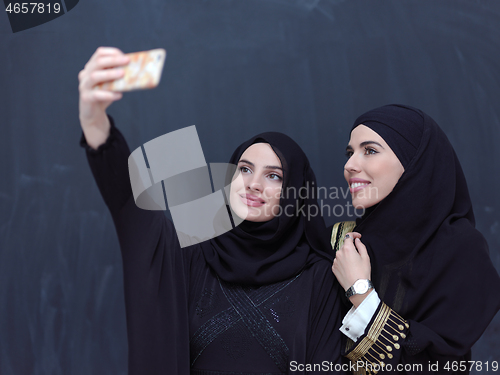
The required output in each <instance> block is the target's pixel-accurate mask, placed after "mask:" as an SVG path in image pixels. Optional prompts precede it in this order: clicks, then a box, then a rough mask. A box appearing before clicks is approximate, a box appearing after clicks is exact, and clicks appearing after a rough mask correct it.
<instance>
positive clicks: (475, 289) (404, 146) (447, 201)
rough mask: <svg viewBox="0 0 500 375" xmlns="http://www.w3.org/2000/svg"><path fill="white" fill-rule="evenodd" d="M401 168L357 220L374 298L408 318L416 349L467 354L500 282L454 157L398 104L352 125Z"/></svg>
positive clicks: (496, 303)
mask: <svg viewBox="0 0 500 375" xmlns="http://www.w3.org/2000/svg"><path fill="white" fill-rule="evenodd" d="M360 124H363V125H365V126H367V127H369V128H371V129H372V130H374V131H375V132H377V133H378V134H379V135H380V136H381V137H382V138H384V140H385V141H386V142H387V144H388V145H389V147H391V149H392V150H393V151H394V153H395V154H396V156H397V157H398V158H399V160H400V161H401V163H402V164H403V167H404V169H405V171H404V173H403V175H402V176H401V178H400V179H399V181H398V183H397V184H396V186H395V187H394V190H393V191H392V192H391V193H390V194H389V195H388V196H387V197H386V198H384V199H383V200H382V201H381V202H380V203H379V204H378V205H377V206H376V207H375V208H373V209H371V210H367V212H366V214H365V215H364V216H363V217H362V218H361V219H360V220H358V223H357V224H358V225H357V227H356V229H355V230H356V231H358V232H360V233H361V234H362V239H361V240H362V241H363V243H364V244H365V245H366V246H367V248H368V253H369V255H370V261H371V265H372V280H373V282H374V285H375V289H376V290H377V291H378V293H379V296H380V298H381V299H382V300H383V301H384V302H385V303H386V304H387V305H389V306H390V307H391V308H393V309H394V310H396V311H397V312H398V313H399V314H400V315H401V316H402V317H404V318H405V319H409V320H410V322H413V323H411V324H410V327H411V328H410V330H411V333H412V337H413V340H414V344H415V345H414V346H415V347H417V348H420V350H422V349H423V348H428V349H430V350H431V351H432V352H433V353H437V354H440V355H465V354H466V353H467V352H468V351H469V350H470V348H471V346H472V345H473V344H474V342H475V341H476V340H477V339H478V338H479V337H480V336H481V334H482V333H483V331H484V329H486V327H487V326H488V324H489V322H490V321H491V319H492V318H493V317H494V315H495V313H496V312H497V311H498V309H499V308H500V278H499V276H498V273H497V271H496V270H495V268H494V266H493V265H492V263H491V260H490V257H489V253H488V245H487V243H486V240H485V239H484V237H483V236H482V235H481V233H479V232H478V231H477V230H476V229H475V221H474V213H473V210H472V203H471V200H470V197H469V192H468V189H467V183H466V181H465V177H464V174H463V171H462V168H461V166H460V163H459V161H458V159H457V156H456V154H455V152H454V150H453V147H452V146H451V144H450V142H449V141H448V139H447V137H446V135H445V134H444V133H443V131H442V130H441V129H440V128H439V127H438V125H437V124H436V123H435V122H434V120H433V119H432V118H430V117H429V116H428V115H427V114H425V113H424V112H422V111H421V110H418V109H416V108H412V107H409V106H403V105H387V106H383V107H380V108H376V109H374V110H372V111H369V112H367V113H365V114H363V115H361V116H360V117H359V118H358V119H356V121H355V123H354V126H353V129H354V128H355V127H356V126H358V125H360Z"/></svg>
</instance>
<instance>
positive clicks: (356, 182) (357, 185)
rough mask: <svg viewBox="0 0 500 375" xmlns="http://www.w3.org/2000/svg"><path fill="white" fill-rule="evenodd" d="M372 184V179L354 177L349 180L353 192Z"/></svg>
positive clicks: (350, 189)
mask: <svg viewBox="0 0 500 375" xmlns="http://www.w3.org/2000/svg"><path fill="white" fill-rule="evenodd" d="M369 184H370V181H366V180H360V179H352V180H349V191H350V192H351V194H352V193H356V192H358V191H360V190H363V189H364V188H365V187H367V186H368V185H369Z"/></svg>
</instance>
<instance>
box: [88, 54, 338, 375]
mask: <svg viewBox="0 0 500 375" xmlns="http://www.w3.org/2000/svg"><path fill="white" fill-rule="evenodd" d="M126 62H127V58H126V57H124V55H123V54H122V53H121V52H120V51H119V50H116V49H112V48H104V49H103V48H101V49H99V50H98V51H97V52H96V53H95V54H94V56H93V57H92V58H91V59H90V61H89V63H88V64H87V65H86V67H85V69H84V70H83V71H82V72H81V73H80V76H79V78H80V122H81V125H82V129H83V132H84V137H82V142H81V143H82V146H83V147H85V148H86V151H87V158H88V161H89V164H90V167H91V169H92V173H93V175H94V177H95V179H96V182H97V185H98V186H99V190H100V191H101V194H102V196H103V198H104V200H105V202H106V204H107V206H108V208H109V209H110V212H111V214H112V217H113V221H114V224H115V227H116V231H117V234H118V238H119V241H120V247H121V252H122V259H123V270H124V284H125V302H126V314H127V332H128V344H129V373H130V374H140V375H143V374H147V375H155V374H162V375H164V374H181V375H184V374H197V375H217V374H227V375H229V374H248V375H250V374H288V373H294V374H295V373H305V372H307V373H318V372H321V373H323V374H325V373H341V372H340V371H338V368H337V370H336V369H335V365H339V364H340V362H341V356H340V340H341V338H340V335H341V334H340V332H339V331H338V327H339V326H340V318H341V317H340V308H339V300H340V299H339V298H338V291H339V290H340V288H339V286H338V283H336V280H335V278H334V276H333V274H332V273H331V271H330V267H331V262H332V261H333V258H332V257H331V255H329V251H328V248H329V243H328V241H327V237H328V236H327V232H326V228H325V227H324V223H323V220H322V218H320V217H318V216H313V217H307V216H306V215H305V213H308V212H319V210H316V211H315V210H314V209H317V206H316V205H317V203H316V202H315V201H314V200H312V199H309V197H310V196H311V195H309V197H307V198H305V199H302V198H301V196H303V195H301V196H294V195H290V196H289V195H288V194H286V192H288V191H292V190H293V191H295V192H297V191H299V189H300V188H301V187H310V186H315V177H314V173H313V171H312V169H311V168H310V166H309V162H308V160H307V158H306V156H305V154H304V153H303V152H302V150H301V149H300V147H299V146H298V145H297V144H296V143H295V142H294V141H293V140H291V139H290V138H289V137H287V136H285V135H284V134H280V133H263V134H260V135H258V136H256V137H254V138H252V139H250V140H249V141H247V142H245V143H243V144H242V145H241V146H240V147H238V148H237V149H236V151H235V152H234V154H233V156H232V157H231V159H230V160H229V162H230V163H232V164H237V165H238V169H239V173H240V175H239V177H238V178H237V179H235V181H234V182H233V184H232V185H231V193H230V198H229V199H230V202H231V208H232V209H233V211H234V212H235V213H236V214H237V215H238V216H239V217H241V218H246V220H245V221H244V222H243V223H242V224H241V225H240V226H238V227H236V228H235V229H233V230H232V231H230V232H227V233H225V234H223V235H221V236H219V237H216V238H215V239H212V240H209V241H205V242H202V243H199V244H196V245H192V246H189V247H186V248H183V249H181V248H180V245H179V241H178V239H177V236H176V232H175V229H174V226H173V224H172V223H171V222H170V221H169V220H168V219H166V218H165V216H164V215H163V213H162V212H158V211H145V210H141V209H139V208H138V207H137V206H136V204H135V202H134V198H133V195H132V190H131V186H130V182H129V174H128V166H127V159H128V157H129V155H130V151H129V149H128V146H127V144H126V142H125V139H124V138H123V136H122V135H121V133H120V132H119V131H118V130H117V128H116V127H114V125H113V121H112V120H111V118H109V119H108V117H107V116H106V113H105V109H106V107H107V106H109V104H111V102H112V101H115V100H118V99H120V98H121V94H117V93H112V92H108V91H103V90H99V89H95V86H96V85H97V84H99V83H101V82H106V81H109V80H111V79H114V78H117V77H119V76H120V75H123V72H120V70H119V69H118V68H117V67H119V66H120V65H123V64H126ZM173 162H174V161H173ZM289 189H291V190H289ZM276 193H277V195H276ZM280 207H281V209H282V211H283V212H286V213H292V212H293V214H292V215H286V214H281V215H278V211H277V209H278V208H280Z"/></svg>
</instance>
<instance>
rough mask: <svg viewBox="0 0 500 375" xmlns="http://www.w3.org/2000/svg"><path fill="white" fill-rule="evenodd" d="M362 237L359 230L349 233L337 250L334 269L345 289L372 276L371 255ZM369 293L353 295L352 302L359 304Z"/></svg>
mask: <svg viewBox="0 0 500 375" xmlns="http://www.w3.org/2000/svg"><path fill="white" fill-rule="evenodd" d="M347 236H348V237H347ZM360 237H361V234H360V233H357V232H350V233H347V235H346V239H345V240H344V244H343V245H342V247H341V248H340V249H339V250H338V251H337V254H336V256H335V259H334V261H333V266H332V271H333V273H334V274H335V277H336V278H337V280H338V281H339V283H340V285H341V286H342V287H343V288H344V290H347V289H349V288H350V287H351V286H352V285H353V284H354V283H355V282H356V280H359V279H370V277H371V264H370V257H369V255H368V252H367V251H366V246H365V245H363V243H362V242H361V240H360ZM368 294H369V293H368V292H367V293H365V294H363V295H355V296H352V297H351V302H353V304H354V305H355V306H358V305H359V303H361V301H363V300H364V297H366V296H368ZM354 297H356V298H354ZM360 297H361V298H360ZM354 302H359V303H354Z"/></svg>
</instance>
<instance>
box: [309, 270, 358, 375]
mask: <svg viewBox="0 0 500 375" xmlns="http://www.w3.org/2000/svg"><path fill="white" fill-rule="evenodd" d="M314 280H315V286H314V289H313V300H314V301H315V303H314V305H313V306H312V311H313V314H312V315H311V319H310V321H309V327H310V328H309V332H310V337H309V339H308V340H309V341H308V346H307V358H306V363H311V364H315V365H318V364H320V366H317V367H318V368H317V369H316V370H314V371H311V372H307V373H308V374H337V375H340V374H347V373H348V372H347V370H346V366H345V364H346V363H347V361H345V360H344V359H343V358H342V355H341V342H342V340H341V336H342V333H341V332H340V330H339V327H340V325H341V322H342V310H343V306H342V302H341V299H340V294H341V287H340V285H339V284H338V282H337V280H336V279H335V277H334V276H333V274H332V272H331V270H330V268H329V267H327V268H325V269H323V268H321V269H320V270H317V276H316V277H315V279H314Z"/></svg>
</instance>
